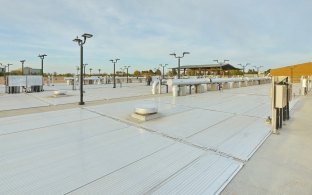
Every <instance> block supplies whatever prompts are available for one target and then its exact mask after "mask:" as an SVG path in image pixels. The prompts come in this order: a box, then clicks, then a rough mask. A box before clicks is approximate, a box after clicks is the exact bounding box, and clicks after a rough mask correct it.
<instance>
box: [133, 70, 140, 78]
mask: <svg viewBox="0 0 312 195" xmlns="http://www.w3.org/2000/svg"><path fill="white" fill-rule="evenodd" d="M140 75H141V73H140V71H138V70H135V71H134V72H133V76H135V77H139V76H140Z"/></svg>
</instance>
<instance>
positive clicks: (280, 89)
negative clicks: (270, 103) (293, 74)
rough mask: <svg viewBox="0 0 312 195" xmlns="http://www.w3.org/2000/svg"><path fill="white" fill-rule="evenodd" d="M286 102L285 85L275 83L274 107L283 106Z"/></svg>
mask: <svg viewBox="0 0 312 195" xmlns="http://www.w3.org/2000/svg"><path fill="white" fill-rule="evenodd" d="M286 104H287V86H286V85H276V86H275V107H276V108H284V107H285V106H286Z"/></svg>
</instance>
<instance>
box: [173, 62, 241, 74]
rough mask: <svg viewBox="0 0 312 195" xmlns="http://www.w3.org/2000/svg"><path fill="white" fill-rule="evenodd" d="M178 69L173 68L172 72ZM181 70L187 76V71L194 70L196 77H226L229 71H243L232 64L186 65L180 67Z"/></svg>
mask: <svg viewBox="0 0 312 195" xmlns="http://www.w3.org/2000/svg"><path fill="white" fill-rule="evenodd" d="M177 69H178V67H175V68H172V70H177ZM180 70H182V71H183V75H186V71H187V70H193V71H194V72H195V75H209V74H212V75H224V74H225V73H227V72H228V71H229V70H241V69H239V68H235V67H234V66H233V65H231V64H227V63H224V64H202V65H184V66H180Z"/></svg>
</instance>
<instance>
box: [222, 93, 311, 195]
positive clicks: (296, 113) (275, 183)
mask: <svg viewBox="0 0 312 195" xmlns="http://www.w3.org/2000/svg"><path fill="white" fill-rule="evenodd" d="M311 116H312V95H311V94H309V95H308V96H305V97H301V99H300V101H298V103H297V104H296V105H295V107H294V108H293V110H292V112H291V119H290V120H289V121H286V122H285V125H284V126H283V128H282V129H281V130H280V134H279V135H271V136H270V137H269V138H268V139H267V140H266V141H265V142H264V144H263V145H262V146H261V148H260V149H259V150H258V151H257V152H256V153H255V154H254V155H253V157H252V158H251V159H250V160H249V161H248V163H246V164H245V166H244V167H243V168H242V170H241V171H240V172H239V173H238V174H237V175H236V176H235V178H234V179H233V180H232V181H231V182H230V184H229V185H228V186H227V187H226V188H225V189H224V191H223V192H222V193H221V194H224V195H225V194H306V195H310V194H312V168H311V167H312V155H311V151H312V128H311V127H312V122H311Z"/></svg>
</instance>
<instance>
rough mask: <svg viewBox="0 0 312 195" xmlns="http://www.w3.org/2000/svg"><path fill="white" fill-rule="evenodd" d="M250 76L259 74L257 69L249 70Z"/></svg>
mask: <svg viewBox="0 0 312 195" xmlns="http://www.w3.org/2000/svg"><path fill="white" fill-rule="evenodd" d="M247 73H248V74H257V73H258V72H257V71H256V70H255V69H248V72H247Z"/></svg>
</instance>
